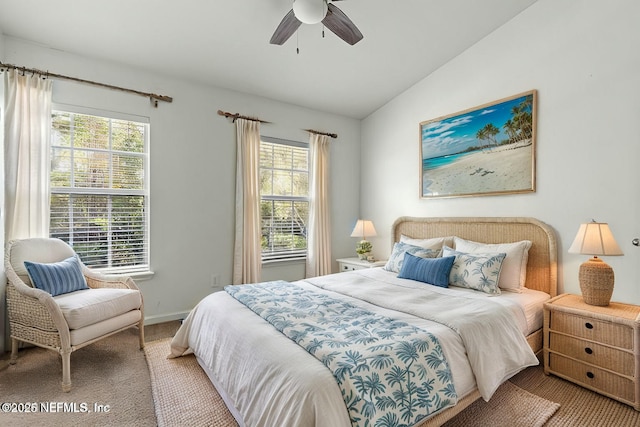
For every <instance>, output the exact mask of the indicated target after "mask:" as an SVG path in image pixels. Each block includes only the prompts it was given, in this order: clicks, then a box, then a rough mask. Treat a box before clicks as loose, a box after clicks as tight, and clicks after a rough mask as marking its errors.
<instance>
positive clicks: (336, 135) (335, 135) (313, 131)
mask: <svg viewBox="0 0 640 427" xmlns="http://www.w3.org/2000/svg"><path fill="white" fill-rule="evenodd" d="M305 130H306V131H307V132H309V133H315V134H316V135H326V136H328V137H330V138H333V139H336V138H337V137H338V134H337V133H327V132H320V131H319V130H313V129H305Z"/></svg>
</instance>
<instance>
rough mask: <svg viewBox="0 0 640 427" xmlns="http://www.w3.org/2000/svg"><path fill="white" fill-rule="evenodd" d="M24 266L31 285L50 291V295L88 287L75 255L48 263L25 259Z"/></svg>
mask: <svg viewBox="0 0 640 427" xmlns="http://www.w3.org/2000/svg"><path fill="white" fill-rule="evenodd" d="M24 266H25V267H26V269H27V272H28V273H29V277H30V278H31V283H33V286H35V287H36V288H38V289H42V290H43V291H46V292H48V293H50V294H51V296H54V297H55V296H56V295H60V294H66V293H69V292H74V291H79V290H81V289H89V287H88V286H87V281H86V280H85V278H84V275H83V274H82V268H81V267H80V261H78V258H76V256H75V255H74V256H72V257H69V258H67V259H65V260H64V261H60V262H53V263H49V264H40V263H37V262H31V261H25V262H24Z"/></svg>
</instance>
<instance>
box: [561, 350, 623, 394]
mask: <svg viewBox="0 0 640 427" xmlns="http://www.w3.org/2000/svg"><path fill="white" fill-rule="evenodd" d="M549 369H550V370H551V371H552V372H553V373H554V374H556V375H558V376H561V377H567V379H570V380H573V381H575V382H577V383H579V384H580V385H582V386H585V387H587V388H590V389H592V390H594V391H597V392H600V393H602V394H605V395H608V396H610V397H613V398H616V399H621V400H624V401H626V402H627V403H630V404H633V401H634V397H635V390H634V382H633V381H632V380H630V379H628V378H625V377H622V376H620V375H616V374H612V373H611V372H607V371H605V370H603V369H599V368H596V367H594V366H590V365H587V364H585V363H579V362H576V361H575V360H572V359H569V358H566V357H563V356H560V355H558V354H553V353H552V354H550V355H549Z"/></svg>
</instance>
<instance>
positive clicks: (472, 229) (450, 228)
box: [391, 217, 558, 297]
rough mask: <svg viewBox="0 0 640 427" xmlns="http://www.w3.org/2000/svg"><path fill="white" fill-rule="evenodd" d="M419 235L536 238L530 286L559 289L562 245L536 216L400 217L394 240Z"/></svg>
mask: <svg viewBox="0 0 640 427" xmlns="http://www.w3.org/2000/svg"><path fill="white" fill-rule="evenodd" d="M401 234H404V235H405V236H408V237H413V238H416V239H428V238H431V237H447V236H458V237H461V238H463V239H467V240H473V241H475V242H481V243H512V242H518V241H520V240H530V241H531V242H532V245H531V249H529V260H528V262H527V282H526V287H527V288H529V289H537V290H540V291H544V292H546V293H548V294H550V295H551V296H552V297H554V296H556V295H557V293H558V263H557V259H558V246H557V243H556V235H555V232H554V231H553V229H552V228H551V227H549V226H548V225H547V224H545V223H543V222H542V221H539V220H537V219H534V218H501V217H496V218H455V217H449V218H446V217H444V218H443V217H440V218H437V217H434V218H417V217H400V218H398V219H397V220H396V221H395V222H394V223H393V228H392V230H391V238H392V244H393V243H395V242H398V241H399V240H400V235H401Z"/></svg>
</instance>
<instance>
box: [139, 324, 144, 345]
mask: <svg viewBox="0 0 640 427" xmlns="http://www.w3.org/2000/svg"><path fill="white" fill-rule="evenodd" d="M138 329H139V331H140V350H142V349H143V348H144V319H142V320H140V323H138Z"/></svg>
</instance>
